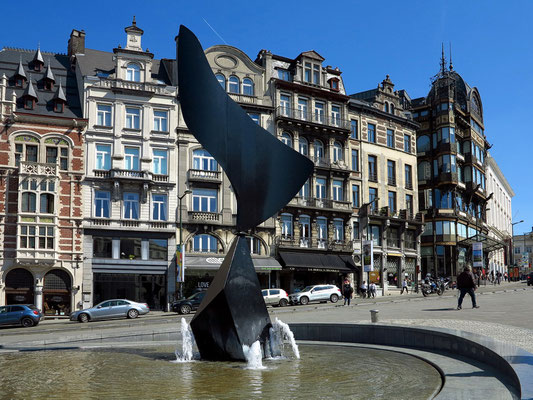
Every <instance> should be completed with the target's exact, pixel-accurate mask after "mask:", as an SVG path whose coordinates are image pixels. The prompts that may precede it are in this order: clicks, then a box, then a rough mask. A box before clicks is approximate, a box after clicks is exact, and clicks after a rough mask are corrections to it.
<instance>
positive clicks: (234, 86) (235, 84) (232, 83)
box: [229, 76, 241, 94]
mask: <svg viewBox="0 0 533 400" xmlns="http://www.w3.org/2000/svg"><path fill="white" fill-rule="evenodd" d="M229 92H230V93H237V94H238V93H240V92H241V91H240V88H239V78H237V77H236V76H230V77H229Z"/></svg>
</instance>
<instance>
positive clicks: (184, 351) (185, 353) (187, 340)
mask: <svg viewBox="0 0 533 400" xmlns="http://www.w3.org/2000/svg"><path fill="white" fill-rule="evenodd" d="M180 331H181V353H180V352H179V351H178V349H176V352H175V353H176V362H189V361H191V360H192V359H193V352H192V348H193V345H194V336H193V334H192V330H191V327H190V326H189V324H187V321H185V318H182V319H181V325H180Z"/></svg>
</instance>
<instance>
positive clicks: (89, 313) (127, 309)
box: [70, 299, 150, 322]
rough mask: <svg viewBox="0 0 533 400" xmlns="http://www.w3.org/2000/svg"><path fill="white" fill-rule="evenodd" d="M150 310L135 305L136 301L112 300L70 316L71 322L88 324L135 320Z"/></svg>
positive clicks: (143, 304)
mask: <svg viewBox="0 0 533 400" xmlns="http://www.w3.org/2000/svg"><path fill="white" fill-rule="evenodd" d="M149 312H150V308H149V307H148V304H146V303H137V302H136V301H131V300H125V299H113V300H106V301H102V302H101V303H100V304H97V305H95V306H94V307H91V308H86V309H85V310H80V311H75V312H73V313H71V314H70V320H71V321H79V322H89V321H96V320H98V319H112V318H124V317H127V318H137V317H138V316H139V315H144V314H148V313H149Z"/></svg>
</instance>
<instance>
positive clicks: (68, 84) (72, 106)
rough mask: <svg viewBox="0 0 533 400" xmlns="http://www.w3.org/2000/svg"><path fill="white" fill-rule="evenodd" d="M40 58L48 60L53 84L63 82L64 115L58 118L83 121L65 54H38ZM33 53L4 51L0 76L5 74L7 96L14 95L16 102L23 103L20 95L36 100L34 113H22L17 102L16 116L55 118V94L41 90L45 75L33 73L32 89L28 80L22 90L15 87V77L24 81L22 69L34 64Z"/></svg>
mask: <svg viewBox="0 0 533 400" xmlns="http://www.w3.org/2000/svg"><path fill="white" fill-rule="evenodd" d="M38 52H39V53H40V54H41V57H46V58H47V59H48V63H49V68H50V72H51V73H53V76H54V79H55V81H56V82H57V81H61V82H62V91H63V96H64V98H65V108H64V111H63V112H62V113H61V114H59V115H60V116H61V117H67V118H83V114H82V110H81V106H80V99H79V95H78V86H77V82H76V75H75V73H74V72H73V71H72V70H71V68H70V60H69V57H68V56H67V55H65V54H56V53H48V52H41V50H38ZM35 54H36V51H35V50H24V49H17V48H3V49H1V50H0V76H2V75H3V74H5V75H6V76H7V77H8V86H7V95H8V96H10V95H11V93H13V92H14V93H15V95H16V97H17V99H22V96H23V95H25V94H26V95H29V96H32V97H34V98H36V99H37V101H36V104H35V107H34V109H33V110H27V109H24V104H23V102H22V101H17V106H16V108H15V112H21V113H27V114H35V115H46V116H54V117H57V116H58V113H56V112H54V98H55V96H56V95H58V93H57V92H56V93H54V92H50V91H49V90H44V87H43V86H42V85H43V84H42V81H43V79H44V78H45V77H46V74H47V71H41V72H37V71H32V72H31V85H30V82H29V81H30V80H28V83H26V84H25V85H24V87H23V88H20V87H16V86H15V76H16V75H21V76H23V77H26V73H25V74H24V75H22V74H21V73H20V71H19V70H20V68H21V66H22V72H24V69H25V68H26V69H28V70H30V69H29V68H28V65H29V64H31V63H32V62H34V58H35Z"/></svg>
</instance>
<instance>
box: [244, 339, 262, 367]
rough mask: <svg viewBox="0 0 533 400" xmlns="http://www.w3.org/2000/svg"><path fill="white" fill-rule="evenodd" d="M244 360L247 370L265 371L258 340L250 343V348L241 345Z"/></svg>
mask: <svg viewBox="0 0 533 400" xmlns="http://www.w3.org/2000/svg"><path fill="white" fill-rule="evenodd" d="M242 351H243V353H244V358H246V363H247V365H246V368H247V369H265V368H266V367H264V366H263V351H262V350H261V343H260V342H259V340H257V341H255V342H253V343H252V345H251V346H250V347H248V346H246V345H245V344H243V345H242Z"/></svg>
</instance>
